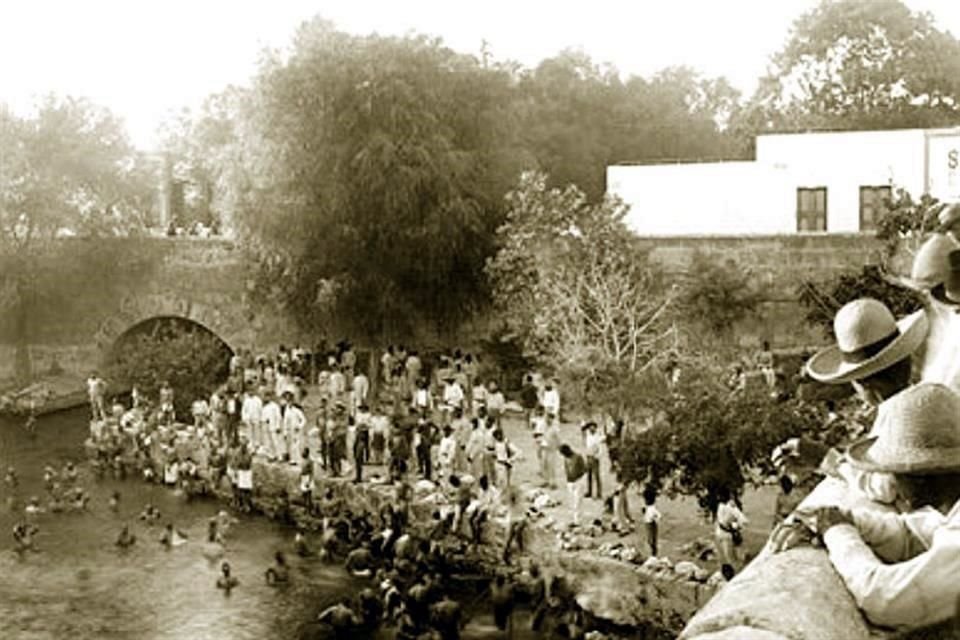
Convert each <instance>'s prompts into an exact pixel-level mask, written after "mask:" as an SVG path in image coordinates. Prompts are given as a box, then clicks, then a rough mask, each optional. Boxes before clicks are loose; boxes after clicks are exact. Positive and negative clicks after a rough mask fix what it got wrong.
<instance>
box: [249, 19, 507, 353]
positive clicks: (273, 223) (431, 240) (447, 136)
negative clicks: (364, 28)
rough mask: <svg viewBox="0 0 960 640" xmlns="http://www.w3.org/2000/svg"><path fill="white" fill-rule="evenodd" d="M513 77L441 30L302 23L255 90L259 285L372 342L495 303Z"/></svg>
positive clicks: (316, 319)
mask: <svg viewBox="0 0 960 640" xmlns="http://www.w3.org/2000/svg"><path fill="white" fill-rule="evenodd" d="M509 82H510V74H509V73H508V72H507V71H505V70H502V69H500V68H497V67H493V68H484V67H482V66H481V64H480V63H479V62H478V61H477V60H475V59H474V58H472V57H468V56H463V55H458V54H456V53H454V52H452V51H451V50H449V49H447V48H445V47H443V46H442V45H441V44H440V43H439V42H438V41H436V40H432V39H428V38H424V37H414V38H381V37H376V36H370V37H355V36H351V35H347V34H345V33H341V32H337V31H335V30H334V29H333V28H332V27H331V26H330V25H329V24H327V23H324V22H320V21H314V22H311V23H308V24H306V25H305V26H304V27H303V28H302V29H301V30H300V31H299V33H298V35H297V37H296V39H295V41H294V43H293V47H292V53H291V54H290V55H289V57H288V58H286V59H284V60H280V59H273V60H271V61H268V62H267V63H266V64H265V65H264V67H263V69H262V72H261V73H260V75H259V77H258V79H257V81H256V84H255V86H254V88H253V94H254V95H253V96H252V98H251V99H252V101H253V103H254V104H256V107H257V108H256V109H255V112H254V114H253V117H254V118H255V123H256V124H255V127H254V129H255V131H254V133H253V135H255V136H257V138H258V140H259V143H260V144H259V147H260V152H259V154H258V155H259V157H260V163H261V166H262V169H263V171H261V172H260V174H259V176H260V177H259V178H258V180H259V182H257V184H254V185H253V188H252V191H251V193H252V194H253V197H252V198H250V199H249V201H248V203H247V206H246V215H243V216H242V220H241V226H242V229H243V232H244V237H246V238H248V239H249V240H250V243H251V244H253V245H254V246H256V247H258V248H260V249H261V250H262V252H263V255H264V257H265V260H264V262H265V264H267V265H268V267H269V268H268V269H266V270H265V272H264V277H265V282H264V283H265V284H266V285H267V287H266V288H268V289H271V288H272V290H273V291H274V292H278V293H279V295H280V297H281V299H282V300H283V301H284V302H285V303H286V304H287V305H288V307H289V308H291V309H292V310H293V311H294V312H295V314H296V315H297V317H299V318H300V319H301V320H303V321H304V324H305V325H306V326H307V327H309V328H316V327H317V326H318V325H320V324H322V323H323V321H324V320H326V321H328V322H333V323H334V325H335V326H336V327H338V328H340V327H343V332H344V333H349V334H351V335H354V336H357V337H359V338H361V339H364V340H367V341H373V342H376V341H381V340H384V339H387V338H395V339H396V338H409V337H411V336H412V335H413V333H414V329H415V328H416V327H418V326H419V327H423V326H426V327H432V328H435V329H437V330H438V331H440V332H441V333H444V332H447V331H451V330H453V329H455V328H456V327H457V326H459V323H460V322H461V321H463V320H464V319H466V318H467V317H468V316H469V314H470V313H471V312H472V311H473V310H475V309H476V308H477V307H478V306H480V305H482V304H483V302H484V300H485V299H486V295H487V294H486V288H485V287H486V283H485V279H484V277H483V264H484V261H485V260H486V258H487V257H488V256H489V255H490V254H491V253H492V250H493V244H492V241H493V230H494V229H495V228H496V226H497V225H498V224H499V222H500V220H501V218H502V212H501V209H502V204H501V201H500V196H501V194H502V193H504V192H505V191H506V184H507V181H508V180H509V179H512V176H513V175H515V174H516V172H518V171H519V169H520V167H522V166H523V164H524V158H523V155H522V152H521V151H517V152H514V151H513V149H512V144H513V143H512V133H511V124H512V120H511V115H510V110H509V95H508V93H509ZM264 176H265V177H266V178H267V179H266V180H264Z"/></svg>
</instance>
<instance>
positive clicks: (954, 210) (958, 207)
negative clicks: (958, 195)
mask: <svg viewBox="0 0 960 640" xmlns="http://www.w3.org/2000/svg"><path fill="white" fill-rule="evenodd" d="M958 220H960V203H954V204H945V205H943V206H942V207H941V209H940V211H939V212H938V213H937V222H938V223H940V228H941V229H947V228H949V227H950V226H951V225H952V224H953V223H955V222H957V221H958Z"/></svg>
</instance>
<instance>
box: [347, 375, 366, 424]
mask: <svg viewBox="0 0 960 640" xmlns="http://www.w3.org/2000/svg"><path fill="white" fill-rule="evenodd" d="M351 386H352V387H353V389H352V391H353V394H352V398H351V400H352V406H351V411H350V413H351V415H356V413H357V410H358V409H359V408H360V407H362V406H364V405H366V404H367V395H368V394H369V393H370V379H369V378H367V376H366V374H364V373H363V372H362V371H357V375H355V376H353V382H352V385H351Z"/></svg>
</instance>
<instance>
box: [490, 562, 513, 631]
mask: <svg viewBox="0 0 960 640" xmlns="http://www.w3.org/2000/svg"><path fill="white" fill-rule="evenodd" d="M490 601H491V604H493V621H494V623H495V624H496V625H497V629H499V630H500V631H505V632H507V634H508V635H512V634H513V625H512V618H513V609H514V607H515V606H516V594H515V593H514V589H513V585H512V584H510V583H509V582H507V579H506V577H505V576H504V575H503V574H502V573H500V574H497V577H496V578H495V579H494V581H493V584H492V585H490Z"/></svg>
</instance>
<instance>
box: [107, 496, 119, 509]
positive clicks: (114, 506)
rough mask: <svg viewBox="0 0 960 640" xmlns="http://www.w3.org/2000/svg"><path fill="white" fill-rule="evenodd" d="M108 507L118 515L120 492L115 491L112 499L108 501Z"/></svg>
mask: <svg viewBox="0 0 960 640" xmlns="http://www.w3.org/2000/svg"><path fill="white" fill-rule="evenodd" d="M107 506H109V507H110V511H113V512H114V513H116V512H117V511H119V509H120V492H119V491H114V492H113V493H112V494H110V499H109V500H108V501H107Z"/></svg>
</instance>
